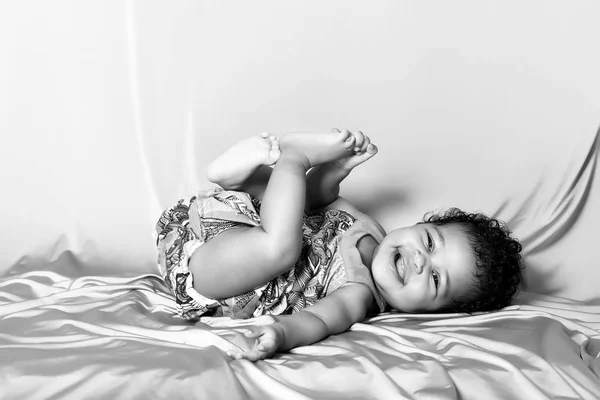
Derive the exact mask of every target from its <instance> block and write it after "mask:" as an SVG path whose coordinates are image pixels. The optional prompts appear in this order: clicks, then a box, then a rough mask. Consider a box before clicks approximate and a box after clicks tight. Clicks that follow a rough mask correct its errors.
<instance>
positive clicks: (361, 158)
mask: <svg viewBox="0 0 600 400" xmlns="http://www.w3.org/2000/svg"><path fill="white" fill-rule="evenodd" d="M331 132H339V130H338V129H336V128H333V129H332V130H331ZM351 135H352V136H354V149H353V150H354V151H353V153H352V154H350V155H349V156H347V157H342V158H340V159H338V160H335V161H334V162H333V163H334V164H335V165H336V166H337V167H339V168H342V169H346V170H352V169H353V168H355V167H357V166H359V165H360V164H362V163H364V162H365V161H367V160H369V159H371V158H372V157H373V156H374V155H375V154H377V152H378V151H379V149H378V148H377V146H375V145H374V144H373V143H371V138H369V137H368V136H367V135H365V134H364V133H362V131H352V133H351Z"/></svg>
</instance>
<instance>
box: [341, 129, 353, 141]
mask: <svg viewBox="0 0 600 400" xmlns="http://www.w3.org/2000/svg"><path fill="white" fill-rule="evenodd" d="M338 132H339V133H338V135H339V139H340V140H341V141H342V142H345V141H346V140H347V139H348V137H352V135H351V134H350V131H349V130H348V129H344V130H342V131H341V132H340V131H338Z"/></svg>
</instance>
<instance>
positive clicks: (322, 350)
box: [0, 258, 600, 400]
mask: <svg viewBox="0 0 600 400" xmlns="http://www.w3.org/2000/svg"><path fill="white" fill-rule="evenodd" d="M65 263H68V258H63V259H62V260H60V262H57V263H55V264H54V265H50V266H49V269H50V270H49V271H30V272H22V273H13V274H11V275H10V276H7V277H5V278H4V279H2V280H1V281H0V360H2V367H1V368H0V398H1V399H3V400H12V399H15V400H16V399H19V400H21V399H30V400H35V399H43V400H50V399H61V400H62V399H82V398H85V399H107V398H114V399H165V398H198V399H204V398H206V399H208V398H210V399H282V398H285V399H324V400H325V399H327V400H330V399H352V398H356V399H363V398H372V399H382V400H384V399H385V400H387V399H423V398H425V399H435V398H439V399H474V400H475V399H477V400H479V399H519V398H523V399H550V398H551V399H555V398H561V399H590V400H591V399H597V398H598V393H600V306H594V305H585V304H581V303H578V302H575V301H570V300H565V299H561V298H553V297H548V296H540V295H534V294H529V293H524V294H522V295H521V297H520V298H519V302H520V303H521V305H519V306H511V307H509V308H507V309H505V310H503V311H500V312H496V313H490V314H482V315H474V316H461V315H457V314H447V315H435V314H434V315H425V314H414V315H407V314H397V313H385V314H381V315H379V316H377V317H374V318H371V319H369V320H366V321H364V322H363V323H357V324H355V325H353V326H352V328H351V329H350V330H349V331H348V332H345V333H342V334H340V335H335V336H332V337H329V338H327V339H325V340H324V341H322V342H320V343H317V344H314V345H311V346H304V347H300V348H297V349H294V350H293V351H291V352H289V353H286V354H278V355H277V356H276V357H274V358H273V359H269V360H266V361H260V362H257V363H251V362H249V361H234V360H231V359H229V357H228V356H227V355H226V352H227V351H229V350H231V349H244V348H247V347H248V346H250V345H251V343H249V341H248V339H246V338H245V337H244V335H243V333H244V332H246V331H247V327H248V326H249V325H250V324H251V323H252V322H253V321H254V320H232V319H229V318H226V317H220V318H216V317H206V318H202V322H197V323H190V322H187V321H184V320H183V319H180V318H177V317H175V316H174V314H175V311H176V309H177V305H176V302H175V300H174V299H173V297H172V296H171V295H170V294H169V293H168V289H167V287H166V285H165V284H164V282H163V281H162V279H161V278H160V277H159V276H158V275H153V274H147V275H140V276H134V277H102V276H76V275H74V274H72V273H68V272H65V271H69V267H68V266H66V265H64V264H65Z"/></svg>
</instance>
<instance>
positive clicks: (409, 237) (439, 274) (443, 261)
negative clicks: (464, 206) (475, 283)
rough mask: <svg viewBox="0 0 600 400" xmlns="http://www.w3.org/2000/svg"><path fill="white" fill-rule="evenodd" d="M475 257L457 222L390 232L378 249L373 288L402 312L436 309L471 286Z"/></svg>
mask: <svg viewBox="0 0 600 400" xmlns="http://www.w3.org/2000/svg"><path fill="white" fill-rule="evenodd" d="M474 271H475V258H474V257H473V255H472V254H471V246H470V245H469V242H468V240H467V236H466V234H465V233H464V232H463V230H462V229H461V227H460V226H459V225H457V224H447V225H444V226H435V225H433V224H429V223H424V224H417V225H414V226H409V227H406V228H401V229H396V230H394V231H392V232H390V233H389V234H388V235H387V236H386V237H385V238H384V239H383V241H382V242H381V244H380V245H379V246H378V247H377V248H376V249H375V253H374V255H373V263H372V265H371V273H372V274H373V279H374V281H375V286H376V287H377V289H378V290H379V292H380V293H381V295H382V296H383V298H384V299H385V300H386V301H387V303H388V304H389V305H390V306H392V307H393V308H395V309H396V310H398V311H403V312H426V311H435V310H436V309H439V308H440V307H443V306H445V305H447V304H449V303H450V302H451V301H452V299H454V298H456V297H457V296H459V295H461V294H463V293H464V292H465V290H466V288H468V287H469V285H471V284H472V279H473V273H474Z"/></svg>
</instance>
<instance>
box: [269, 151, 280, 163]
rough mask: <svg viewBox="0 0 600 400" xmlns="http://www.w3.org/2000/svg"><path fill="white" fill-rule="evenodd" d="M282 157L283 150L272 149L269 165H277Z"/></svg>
mask: <svg viewBox="0 0 600 400" xmlns="http://www.w3.org/2000/svg"><path fill="white" fill-rule="evenodd" d="M280 156H281V150H279V149H272V150H271V151H269V165H273V164H275V163H276V162H277V160H279V157H280Z"/></svg>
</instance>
